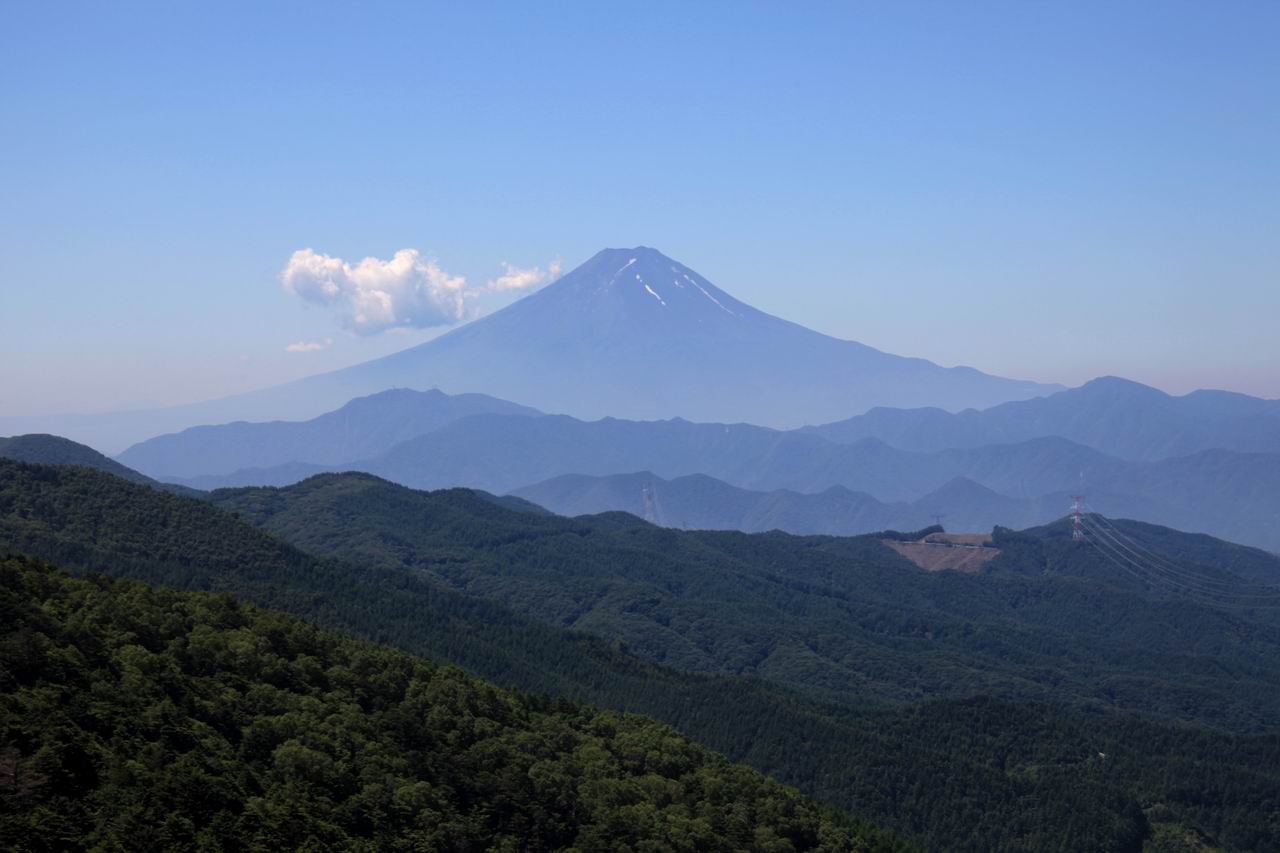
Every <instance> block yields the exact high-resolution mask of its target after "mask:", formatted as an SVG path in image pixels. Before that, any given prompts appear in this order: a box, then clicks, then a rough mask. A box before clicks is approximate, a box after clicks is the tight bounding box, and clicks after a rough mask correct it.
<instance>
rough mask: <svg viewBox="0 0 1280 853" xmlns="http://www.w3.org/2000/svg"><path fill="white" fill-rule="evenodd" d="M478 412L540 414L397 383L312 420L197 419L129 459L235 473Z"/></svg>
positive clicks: (329, 458)
mask: <svg viewBox="0 0 1280 853" xmlns="http://www.w3.org/2000/svg"><path fill="white" fill-rule="evenodd" d="M476 414H499V415H537V414H539V412H538V411H537V410H535V409H530V408H528V407H527V406H519V405H516V404H515V403H508V402H507V401H505V400H499V399H497V398H495V397H489V396H486V395H484V394H458V395H456V396H449V395H448V394H443V393H441V392H440V391H438V390H434V389H433V390H430V391H408V390H404V389H393V390H390V391H384V392H383V393H381V394H377V395H375V396H371V397H361V398H357V399H355V400H352V401H351V402H349V403H347V404H346V405H345V406H343V407H342V408H340V409H338V410H337V411H334V412H329V413H327V414H324V415H321V416H320V417H318V418H313V419H312V420H309V421H302V422H293V421H271V422H268V423H245V422H238V423H231V424H224V425H222V426H200V427H192V428H191V429H188V430H184V431H183V432H181V433H176V434H173V435H162V436H159V437H157V438H154V439H151V440H150V441H144V442H142V443H141V444H137V445H134V446H133V447H130V448H129V449H128V450H126V451H125V452H124V453H122V454H120V457H119V459H120V461H121V462H122V463H124V464H125V465H128V466H130V467H132V468H136V469H138V470H142V471H150V472H154V473H155V475H156V476H158V477H167V478H174V477H179V478H180V477H198V476H201V475H209V474H231V473H233V472H235V471H238V470H241V469H243V468H269V467H274V466H278V465H288V464H290V463H295V462H307V463H311V464H313V465H342V464H343V463H347V462H352V461H354V460H358V459H369V458H372V457H375V456H378V455H380V454H382V453H385V452H387V451H388V450H390V449H391V448H393V447H395V446H396V445H397V444H399V443H401V442H402V441H405V440H407V439H410V438H415V437H417V436H419V435H422V434H423V433H428V432H431V431H433V430H436V429H439V428H441V427H444V426H447V425H449V424H451V423H453V422H454V421H456V420H459V419H461V418H464V417H467V416H469V415H476Z"/></svg>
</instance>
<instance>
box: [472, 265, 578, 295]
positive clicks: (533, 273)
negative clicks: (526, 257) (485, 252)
mask: <svg viewBox="0 0 1280 853" xmlns="http://www.w3.org/2000/svg"><path fill="white" fill-rule="evenodd" d="M502 267H503V269H505V270H506V272H504V273H503V274H502V275H500V276H498V277H497V278H491V279H489V283H488V285H486V289H488V290H492V291H498V292H505V291H511V290H528V289H530V288H532V287H537V286H539V285H542V284H546V283H547V282H549V281H555V280H556V279H558V278H559V277H560V259H559V258H556V259H555V260H554V261H552V262H551V263H550V264H548V265H547V268H546V270H545V271H544V270H541V269H539V268H538V267H529V268H528V269H521V268H520V267H517V266H515V265H513V264H509V263H507V262H506V261H503V262H502Z"/></svg>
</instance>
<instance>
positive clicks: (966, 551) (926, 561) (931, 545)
mask: <svg viewBox="0 0 1280 853" xmlns="http://www.w3.org/2000/svg"><path fill="white" fill-rule="evenodd" d="M880 541H881V542H883V543H884V544H885V545H887V546H889V547H890V548H892V549H893V550H895V551H897V552H898V553H899V554H901V555H902V556H904V557H906V558H907V559H908V560H910V561H911V562H913V563H915V564H916V565H917V566H919V567H920V568H922V569H924V570H925V571H927V572H944V571H952V572H965V573H967V574H977V573H978V572H980V571H982V567H983V566H985V565H986V564H987V563H989V562H991V560H993V559H995V557H996V555H997V554H999V553H1000V549H999V548H993V547H992V546H991V534H990V533H930V534H929V535H928V536H926V537H925V538H923V539H921V540H919V541H917V542H899V541H897V540H894V539H882V540H880Z"/></svg>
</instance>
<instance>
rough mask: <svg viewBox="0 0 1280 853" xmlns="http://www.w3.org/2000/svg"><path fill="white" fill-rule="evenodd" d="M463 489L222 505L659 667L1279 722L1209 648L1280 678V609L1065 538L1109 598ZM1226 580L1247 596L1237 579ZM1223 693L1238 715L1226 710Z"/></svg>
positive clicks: (924, 694)
mask: <svg viewBox="0 0 1280 853" xmlns="http://www.w3.org/2000/svg"><path fill="white" fill-rule="evenodd" d="M455 494H456V493H454V492H435V493H423V492H415V491H412V490H409V489H405V488H403V487H400V486H396V485H394V484H391V483H387V482H385V481H382V480H378V479H376V478H372V477H368V476H364V475H354V474H350V475H325V476H320V477H315V478H312V479H310V480H307V481H305V482H303V483H300V484H297V485H296V486H292V487H289V488H287V489H243V490H231V491H220V492H216V493H214V494H213V496H212V500H213V502H214V504H215V505H217V506H220V507H223V508H224V509H228V510H234V511H235V512H237V513H238V514H239V515H240V516H241V517H242V518H244V519H246V520H248V521H250V522H252V523H255V524H258V525H260V526H262V528H263V529H265V530H268V531H270V532H272V533H274V534H276V535H279V536H281V537H283V538H285V539H287V540H289V541H291V542H293V543H294V544H296V545H298V546H299V547H301V548H303V549H305V550H312V551H315V552H316V553H322V554H326V555H329V556H333V557H337V558H341V559H344V560H351V561H356V562H360V563H365V564H370V565H380V566H384V567H387V568H396V567H398V568H402V569H409V570H411V571H414V572H425V573H427V574H428V575H430V576H433V577H436V578H438V579H439V580H440V581H442V582H444V583H447V584H449V585H450V586H452V587H454V588H455V589H458V590H461V591H463V592H465V593H467V594H468V595H478V596H482V597H485V598H490V599H493V600H496V601H499V602H501V603H503V604H504V605H505V606H508V607H511V608H513V609H515V610H517V611H519V612H522V613H524V614H526V615H528V616H531V617H533V618H536V619H539V620H541V621H544V622H548V623H551V624H557V625H564V626H572V627H574V628H578V629H581V630H586V631H590V632H592V633H596V634H600V635H603V636H607V637H610V638H613V639H617V640H621V641H623V642H625V643H626V644H627V647H628V648H629V649H631V650H632V651H634V652H635V653H637V654H639V655H641V656H642V657H647V658H649V659H651V660H653V661H656V662H659V663H662V664H666V665H671V666H675V667H678V668H680V669H686V670H692V671H699V672H706V673H722V674H742V673H753V674H755V675H758V676H761V677H764V678H768V679H771V680H775V681H778V682H781V683H783V684H787V685H790V686H792V687H795V688H796V689H799V690H803V691H805V692H807V693H809V694H810V695H813V696H815V697H818V698H823V699H830V700H838V701H845V702H854V703H865V702H867V701H868V700H873V699H874V700H878V701H890V702H902V701H910V700H917V699H923V698H942V697H958V696H965V695H971V694H972V693H974V692H979V693H988V694H992V695H996V696H1002V697H1005V698H1019V699H1028V698H1035V699H1049V698H1056V699H1058V700H1059V701H1063V700H1066V701H1070V702H1072V703H1082V704H1089V703H1093V702H1097V701H1103V702H1104V703H1109V702H1110V701H1112V700H1103V699H1102V697H1103V696H1104V695H1108V689H1111V688H1106V687H1104V686H1103V685H1104V684H1109V685H1111V686H1112V688H1114V686H1115V685H1116V684H1118V683H1121V682H1123V681H1125V680H1126V678H1127V677H1128V676H1130V675H1133V674H1134V671H1135V670H1137V671H1141V672H1143V673H1144V677H1148V678H1149V679H1150V681H1151V683H1150V684H1149V686H1148V687H1147V689H1146V692H1145V693H1144V694H1142V695H1141V696H1139V695H1133V696H1127V697H1126V698H1125V699H1124V703H1125V707H1131V708H1133V709H1139V708H1141V709H1143V710H1145V711H1147V712H1148V713H1154V714H1160V715H1164V714H1170V713H1172V714H1173V715H1174V716H1178V715H1179V713H1181V712H1179V711H1177V710H1175V709H1176V708H1178V707H1183V708H1186V707H1191V706H1195V707H1198V708H1202V709H1204V711H1205V712H1207V708H1208V705H1206V701H1207V700H1206V698H1205V697H1207V696H1209V695H1216V696H1218V697H1221V698H1217V699H1214V700H1213V702H1212V703H1209V705H1212V706H1213V707H1218V708H1219V709H1220V711H1221V712H1224V713H1226V717H1229V718H1232V719H1234V720H1235V721H1236V723H1237V724H1238V723H1240V722H1243V721H1244V720H1255V721H1258V720H1261V719H1263V718H1265V715H1266V714H1267V713H1271V712H1272V711H1265V712H1264V711H1263V710H1262V708H1263V706H1267V707H1270V705H1271V704H1273V703H1274V702H1280V697H1276V696H1271V697H1270V698H1268V693H1269V692H1270V691H1267V690H1261V689H1259V690H1252V689H1248V690H1240V689H1239V688H1240V684H1239V682H1238V681H1237V680H1235V678H1234V677H1232V678H1229V679H1227V680H1226V681H1222V680H1221V678H1220V676H1218V675H1214V671H1215V667H1216V666H1217V664H1212V665H1211V664H1210V663H1209V661H1208V658H1202V655H1205V654H1209V650H1210V649H1212V650H1213V651H1212V656H1213V658H1214V660H1216V661H1219V662H1225V661H1229V660H1234V661H1236V662H1237V663H1239V664H1241V665H1243V664H1244V662H1245V661H1248V667H1249V668H1255V667H1263V668H1265V669H1267V670H1268V671H1269V670H1270V669H1275V674H1276V677H1280V633H1278V632H1277V630H1278V629H1277V628H1276V627H1273V623H1278V624H1280V613H1276V612H1272V611H1269V610H1267V609H1265V608H1264V609H1262V610H1260V611H1258V612H1257V613H1236V612H1235V611H1222V610H1217V609H1214V608H1211V607H1204V606H1202V605H1201V604H1200V603H1198V602H1194V601H1180V600H1179V598H1178V596H1177V595H1176V594H1173V595H1166V594H1165V592H1164V591H1162V590H1158V589H1157V590H1148V589H1146V588H1144V587H1141V586H1135V585H1134V584H1133V583H1132V581H1131V580H1130V578H1129V577H1128V576H1127V575H1126V574H1125V573H1124V572H1123V571H1118V570H1117V569H1115V568H1114V567H1112V566H1111V565H1110V564H1109V563H1108V562H1106V561H1105V560H1102V559H1100V558H1099V557H1098V556H1097V555H1096V554H1094V552H1093V551H1092V550H1090V549H1089V548H1088V547H1077V548H1072V545H1071V543H1070V542H1068V543H1065V544H1061V543H1048V544H1046V545H1043V546H1037V547H1041V548H1053V549H1059V550H1061V553H1058V551H1055V552H1054V556H1053V557H1052V559H1053V560H1054V561H1057V562H1060V563H1063V564H1064V565H1070V564H1073V563H1074V562H1075V561H1083V563H1084V564H1085V565H1088V566H1091V567H1093V570H1094V574H1093V575H1092V576H1094V577H1096V578H1098V579H1105V582H1106V584H1107V585H1108V586H1109V587H1111V589H1110V591H1106V592H1104V590H1103V589H1100V588H1085V587H1081V586H1079V585H1077V584H1076V583H1075V582H1070V581H1064V580H1058V579H1055V578H1053V577H1040V576H1036V575H1026V574H1022V573H1018V572H1012V573H1011V572H1004V573H1001V572H997V573H995V574H993V575H992V576H991V577H983V578H977V579H974V578H962V577H948V576H945V575H930V574H926V573H924V572H920V571H918V570H916V569H915V568H914V567H913V566H912V565H911V564H910V563H908V562H907V561H905V560H904V559H902V558H900V557H898V556H897V555H896V554H893V553H892V552H890V551H889V550H888V549H887V548H885V547H884V546H883V545H881V544H880V543H879V541H877V540H876V539H875V538H872V537H861V538H852V539H825V538H802V537H793V536H787V535H782V534H758V535H754V536H745V535H742V534H737V533H713V532H705V531H688V532H680V531H673V530H664V529H659V528H654V527H652V526H650V525H647V524H645V523H643V522H641V521H639V520H637V519H634V518H631V517H629V516H619V515H606V516H599V517H583V518H575V519H563V518H557V517H539V516H531V515H528V514H524V513H506V512H503V511H501V510H500V509H499V508H496V507H492V508H488V509H486V510H485V515H484V519H485V521H484V523H483V524H479V523H477V521H476V520H475V519H474V518H473V517H472V513H471V512H470V511H464V504H463V503H460V502H459V500H458V499H457V498H455V497H453V495H455ZM1030 559H1031V558H1028V560H1030ZM1035 559H1036V561H1037V562H1035V563H1034V564H1035V565H1043V564H1044V560H1046V559H1049V558H1048V557H1037V558H1035ZM1275 562H1276V564H1277V565H1280V560H1276V561H1275ZM1183 570H1184V571H1188V572H1192V571H1194V572H1204V571H1205V570H1204V569H1201V568H1198V567H1196V566H1195V565H1194V564H1188V566H1187V567H1186V568H1184V569H1183ZM1277 574H1280V572H1277ZM1213 576H1214V581H1215V582H1222V583H1230V584H1232V585H1233V586H1235V587H1238V588H1239V590H1240V591H1241V594H1245V593H1248V592H1249V589H1248V584H1246V583H1245V582H1244V581H1242V580H1240V579H1238V578H1232V577H1231V576H1229V575H1221V573H1217V572H1214V573H1213ZM1238 620H1243V621H1238ZM1245 624H1249V625H1251V626H1252V627H1249V628H1243V627H1242V626H1243V625H1245ZM872 626H875V627H872ZM979 626H980V627H979ZM1263 626H1267V627H1263ZM1241 630H1243V631H1245V632H1246V633H1247V634H1248V635H1249V637H1250V639H1249V640H1248V641H1242V640H1240V639H1239V638H1238V637H1237V632H1238V631H1241ZM1273 646H1274V648H1273ZM1122 661H1123V663H1121V662H1122ZM1254 671H1255V672H1257V673H1258V675H1259V676H1261V673H1262V670H1258V669H1254ZM960 672H963V673H964V675H963V677H961V676H960V675H959V673H960ZM1047 673H1053V677H1052V679H1048V680H1046V674H1047ZM1122 673H1123V675H1122ZM1228 692H1230V693H1231V694H1232V696H1231V699H1230V700H1227V704H1228V705H1230V706H1233V709H1232V710H1231V711H1226V708H1227V705H1219V704H1218V703H1219V702H1220V701H1223V700H1224V698H1225V694H1226V693H1228ZM1197 696H1199V697H1200V698H1193V697H1197ZM1067 697H1070V698H1069V700H1068V699H1067ZM1130 703H1132V704H1130ZM1254 703H1262V704H1261V705H1255V704H1254ZM1246 706H1251V710H1246ZM1273 710H1274V711H1275V712H1276V713H1280V705H1276V706H1275V708H1274V709H1273ZM1197 713H1200V712H1197ZM1209 713H1217V712H1209ZM1224 719H1225V718H1224ZM1256 724H1257V723H1256V722H1255V723H1252V725H1256Z"/></svg>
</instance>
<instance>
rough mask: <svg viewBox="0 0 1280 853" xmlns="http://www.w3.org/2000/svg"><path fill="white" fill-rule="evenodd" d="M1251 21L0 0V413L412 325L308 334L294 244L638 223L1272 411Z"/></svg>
mask: <svg viewBox="0 0 1280 853" xmlns="http://www.w3.org/2000/svg"><path fill="white" fill-rule="evenodd" d="M1278 44H1280V3H1276V2H1257V3H1250V2H1222V3H1215V2H1196V3H1178V2H1145V3H1144V2H1121V3H1114V2H1106V3H1097V4H1091V3H1080V2H1062V3H1056V4H1049V3H1040V2H1011V3H995V2H974V3H953V2H939V3H909V2H908V3H900V2H892V3H890V2H881V3H835V4H821V3H800V4H792V3H785V4H784V3H773V4H748V3H738V2H725V3H710V2H707V3H695V4H690V3H670V4H666V3H653V2H645V3H638V4H634V5H625V4H620V3H581V4H576V3H567V2H563V3H550V4H533V3H510V4H497V3H478V4H471V3H449V4H440V5H426V4H417V3H414V4H403V5H399V4H394V5H383V4H373V3H358V4H357V3H348V4H341V5H338V6H326V5H324V4H321V3H315V2H306V3H252V4H231V3H224V2H218V3H212V2H209V3H156V4H144V5H136V4H125V3H85V4H82V5H75V4H62V3H25V4H17V3H12V4H6V5H5V7H4V9H3V11H0V256H2V257H3V258H4V265H3V275H2V276H0V414H36V413H42V412H50V411H75V410H81V411H83V410H94V409H101V408H114V407H124V406H130V407H131V406H134V405H139V404H151V403H169V402H180V401H187V400H195V399H202V398H208V397H213V396H219V395H222V394H225V393H229V392H233V391H238V390H244V389H248V388H252V387H261V386H265V385H270V384H274V383H276V382H278V381H281V380H284V379H288V378H292V377H295V376H300V375H304V374H307V373H312V372H316V371H319V370H322V369H328V368H332V367H337V366H341V365H344V364H349V363H355V362H357V361H362V360H364V359H366V358H369V357H373V356H376V355H380V354H383V353H386V352H390V351H392V350H394V349H398V348H401V347H403V346H406V345H409V344H411V343H415V342H417V341H420V340H423V339H426V338H427V337H429V336H430V335H432V334H435V333H438V331H439V330H438V329H435V330H431V329H426V330H416V331H413V332H412V333H410V334H366V335H353V334H349V333H345V332H344V331H343V329H342V328H341V327H340V326H339V324H338V317H337V316H336V315H335V313H334V312H333V311H331V310H326V309H325V308H323V307H318V306H314V305H310V304H307V303H305V302H303V301H302V300H300V299H299V298H297V297H296V296H290V295H289V294H286V293H285V292H284V291H283V289H282V288H281V283H280V278H279V274H280V271H281V269H282V268H283V267H284V265H285V263H286V261H288V259H289V257H290V255H291V254H292V253H293V252H294V251H296V250H299V249H303V248H313V249H314V250H315V251H316V252H319V253H324V254H328V255H332V256H337V257H341V258H344V259H347V260H349V261H357V260H359V259H360V258H363V257H365V256H376V257H379V258H390V257H391V256H392V254H393V253H394V252H395V251H396V250H397V249H402V248H417V249H419V250H421V251H422V252H423V253H424V255H430V256H432V257H435V258H436V259H438V262H439V266H440V267H441V268H442V269H443V270H445V271H447V272H448V273H449V274H450V275H459V276H466V278H467V280H468V282H470V283H472V284H473V285H475V284H481V283H483V282H485V281H487V280H488V279H490V278H493V277H495V276H497V275H498V274H500V273H501V271H502V269H501V268H500V266H499V264H500V263H501V262H503V261H508V262H510V263H512V264H515V265H517V266H520V267H532V266H535V265H536V266H541V267H544V268H545V267H546V265H547V264H548V262H549V261H550V260H552V259H553V258H556V257H559V258H561V259H563V261H564V263H565V265H566V267H572V266H574V265H576V264H577V263H579V262H581V261H582V260H585V259H586V258H587V257H589V256H590V255H591V254H593V253H594V252H595V251H597V250H598V249H600V248H602V247H604V246H625V245H636V244H645V245H651V246H655V247H657V248H659V249H661V250H663V251H664V252H666V253H667V254H669V255H671V256H673V257H676V258H678V259H679V260H681V261H682V262H684V263H686V264H688V265H690V266H692V267H694V268H695V269H697V270H699V271H700V272H702V273H703V274H704V275H706V276H707V277H708V278H710V279H711V280H712V281H714V282H715V283H717V284H719V285H721V286H722V287H724V288H725V289H727V290H728V291H730V292H731V293H733V294H734V295H735V296H737V297H739V298H741V299H743V300H745V301H747V302H750V303H752V304H754V305H756V306H757V307H760V308H762V309H764V310H766V311H769V312H772V313H774V314H778V315H780V316H782V317H785V318H787V319H790V320H794V321H796V322H799V323H803V324H805V325H808V326H811V327H813V328H816V329H818V330H820V331H823V332H827V333H829V334H833V335H838V336H841V337H846V338H852V339H856V340H860V341H863V342H865V343H868V344H871V345H873V346H877V347H880V348H882V349H886V350H889V351H892V352H896V353H902V354H908V355H919V356H924V357H927V358H930V359H933V360H935V361H937V362H940V363H942V364H948V365H951V364H969V365H973V366H975V367H978V368H981V369H983V370H987V371H991V372H995V373H1001V374H1005V375H1013V376H1020V377H1028V378H1034V379H1041V380H1051V381H1059V382H1063V383H1067V384H1076V383H1079V382H1081V381H1083V380H1085V379H1088V378H1090V377H1092V376H1095V375H1098V374H1103V373H1113V374H1120V375H1124V376H1128V377H1130V378H1133V379H1136V380H1139V381H1143V382H1147V383H1150V384H1154V385H1156V386H1158V387H1162V388H1165V389H1167V390H1170V391H1174V392H1184V391H1187V390H1190V389H1192V388H1195V387H1205V386H1212V387H1223V388H1231V389H1237V390H1242V391H1247V392H1250V393H1255V394H1262V395H1265V396H1272V397H1280V333H1278V331H1280V329H1278V319H1277V318H1278V317H1280V49H1277V45H1278ZM510 298H511V297H510V296H501V295H495V294H489V295H486V296H483V297H480V298H478V299H476V300H474V301H473V303H472V306H473V309H479V310H492V309H493V308H495V307H497V306H499V305H501V304H502V303H503V300H504V299H510ZM325 340H331V341H332V344H330V345H328V346H327V348H324V349H318V350H315V351H310V352H286V351H285V348H286V347H287V346H288V345H289V344H293V343H299V342H317V343H323V342H324V341H325Z"/></svg>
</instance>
